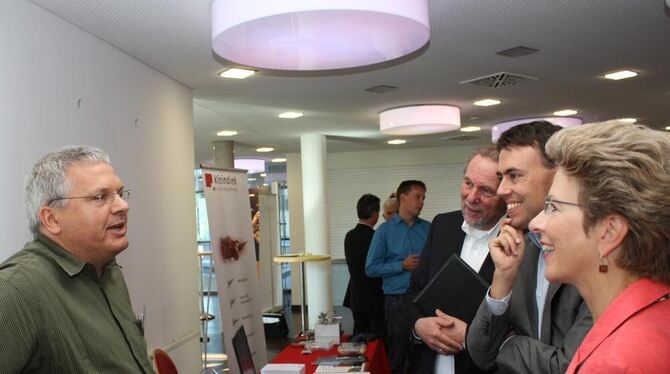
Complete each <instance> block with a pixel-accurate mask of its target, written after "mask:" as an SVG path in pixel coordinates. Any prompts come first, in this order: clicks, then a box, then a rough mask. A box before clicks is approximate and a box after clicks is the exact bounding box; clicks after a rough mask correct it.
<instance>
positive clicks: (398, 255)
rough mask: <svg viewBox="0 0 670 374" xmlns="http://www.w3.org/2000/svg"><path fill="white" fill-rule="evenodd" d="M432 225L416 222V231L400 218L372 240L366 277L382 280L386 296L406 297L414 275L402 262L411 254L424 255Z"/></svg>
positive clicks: (385, 227) (420, 220) (385, 224)
mask: <svg viewBox="0 0 670 374" xmlns="http://www.w3.org/2000/svg"><path fill="white" fill-rule="evenodd" d="M429 229H430V222H428V221H426V220H425V219H421V218H418V217H417V218H416V220H415V221H414V225H412V227H410V226H408V225H407V223H406V222H405V220H403V219H402V218H401V217H400V216H399V215H398V214H394V215H393V217H391V219H390V220H388V221H387V222H384V223H383V224H382V225H381V226H379V228H378V229H377V231H375V235H374V236H373V237H372V243H370V250H369V252H368V258H367V260H366V261H365V274H367V276H368V277H371V278H382V279H383V286H382V287H383V289H384V294H385V295H402V294H404V293H405V292H406V291H407V288H408V287H409V279H410V275H411V272H409V271H405V270H404V269H403V267H402V261H403V260H404V259H405V258H406V257H407V256H409V255H410V254H416V255H421V252H423V247H424V246H425V244H426V240H427V238H428V231H429Z"/></svg>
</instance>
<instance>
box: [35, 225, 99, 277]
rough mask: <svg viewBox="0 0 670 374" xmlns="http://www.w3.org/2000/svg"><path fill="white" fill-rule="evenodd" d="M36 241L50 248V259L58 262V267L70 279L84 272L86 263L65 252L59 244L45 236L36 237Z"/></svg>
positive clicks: (38, 235)
mask: <svg viewBox="0 0 670 374" xmlns="http://www.w3.org/2000/svg"><path fill="white" fill-rule="evenodd" d="M35 240H37V241H38V242H40V243H42V244H44V245H45V246H46V247H47V248H49V252H48V253H49V254H50V257H51V258H52V259H53V260H54V261H56V263H57V264H58V266H60V267H61V269H63V271H64V272H66V273H67V274H68V275H69V276H70V277H73V276H75V275H77V274H79V273H81V272H82V270H84V268H85V267H86V262H85V261H83V260H81V259H79V258H78V257H77V256H75V255H73V254H72V253H70V252H68V251H67V250H65V249H64V248H63V247H61V246H60V245H59V244H58V243H56V242H55V241H53V240H52V239H50V238H49V237H47V236H46V235H43V234H37V235H35Z"/></svg>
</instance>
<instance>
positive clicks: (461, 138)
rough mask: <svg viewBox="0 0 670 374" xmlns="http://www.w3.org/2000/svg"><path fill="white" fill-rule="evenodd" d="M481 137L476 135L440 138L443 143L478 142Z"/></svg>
mask: <svg viewBox="0 0 670 374" xmlns="http://www.w3.org/2000/svg"><path fill="white" fill-rule="evenodd" d="M479 138H480V137H479V136H476V135H452V136H443V137H441V138H440V140H442V141H443V142H451V143H456V142H459V143H460V142H467V141H470V140H478V139H479Z"/></svg>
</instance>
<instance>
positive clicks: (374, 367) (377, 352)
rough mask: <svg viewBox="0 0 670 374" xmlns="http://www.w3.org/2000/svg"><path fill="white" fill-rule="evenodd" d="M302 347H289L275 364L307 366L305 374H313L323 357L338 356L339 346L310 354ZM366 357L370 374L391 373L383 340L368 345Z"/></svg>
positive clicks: (274, 361)
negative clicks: (305, 352)
mask: <svg viewBox="0 0 670 374" xmlns="http://www.w3.org/2000/svg"><path fill="white" fill-rule="evenodd" d="M302 350H303V348H302V347H292V346H290V345H289V346H287V347H286V348H284V349H283V350H282V351H281V352H279V354H278V355H277V357H275V358H274V360H272V363H273V364H305V374H312V373H314V371H315V370H316V365H314V364H313V362H314V361H315V360H316V359H317V358H319V357H322V356H337V346H334V347H333V348H331V349H330V350H328V351H314V352H312V353H310V354H302V353H301V352H302ZM365 356H366V357H367V359H368V364H367V371H369V372H370V374H387V373H390V372H391V367H390V366H389V361H388V357H387V356H386V349H385V348H384V343H383V342H382V340H381V339H377V340H374V341H371V342H369V343H367V348H366V350H365Z"/></svg>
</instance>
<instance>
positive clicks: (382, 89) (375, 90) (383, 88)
mask: <svg viewBox="0 0 670 374" xmlns="http://www.w3.org/2000/svg"><path fill="white" fill-rule="evenodd" d="M397 89H398V87H393V86H386V85H383V84H380V85H379V86H374V87H370V88H366V89H365V90H366V91H368V92H373V93H378V94H382V93H387V92H391V91H395V90H397Z"/></svg>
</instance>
